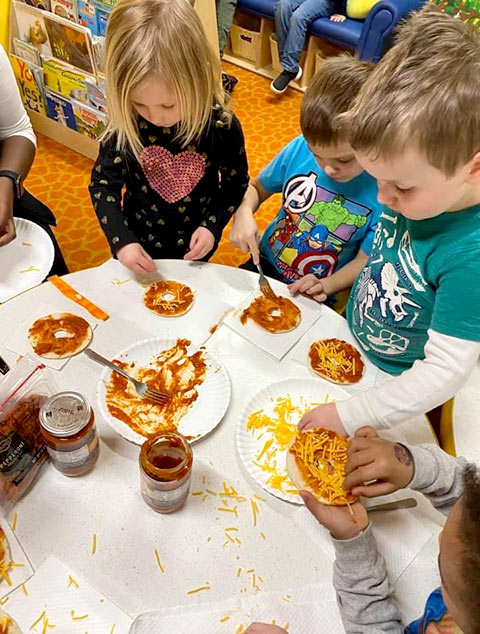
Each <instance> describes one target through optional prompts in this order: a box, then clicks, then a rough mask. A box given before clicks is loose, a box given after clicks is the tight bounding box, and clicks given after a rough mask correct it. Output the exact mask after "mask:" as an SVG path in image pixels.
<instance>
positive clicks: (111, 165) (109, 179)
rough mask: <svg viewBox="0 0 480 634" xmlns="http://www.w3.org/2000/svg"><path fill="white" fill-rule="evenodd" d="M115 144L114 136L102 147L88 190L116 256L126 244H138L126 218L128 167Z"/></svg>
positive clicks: (102, 144) (101, 145)
mask: <svg viewBox="0 0 480 634" xmlns="http://www.w3.org/2000/svg"><path fill="white" fill-rule="evenodd" d="M115 143H116V140H115V138H114V137H111V138H109V139H107V140H106V141H105V142H104V143H101V144H100V152H99V154H98V158H97V160H96V161H95V165H94V166H93V170H92V178H91V182H90V186H89V188H88V189H89V191H90V197H91V199H92V203H93V208H94V209H95V213H96V214H97V218H98V221H99V222H100V226H101V227H102V230H103V232H104V234H105V236H106V238H107V240H108V243H109V245H110V249H111V251H112V253H113V254H115V253H116V252H117V251H118V249H120V247H123V246H125V245H126V244H130V243H131V242H138V238H137V236H136V235H135V234H134V233H133V231H130V229H129V228H128V222H127V220H126V218H125V217H124V216H123V211H122V189H123V186H124V185H125V175H126V173H127V166H126V165H125V158H124V156H123V155H122V154H121V153H120V152H117V150H116V148H115Z"/></svg>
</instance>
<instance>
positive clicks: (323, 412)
mask: <svg viewBox="0 0 480 634" xmlns="http://www.w3.org/2000/svg"><path fill="white" fill-rule="evenodd" d="M318 427H322V428H323V429H332V430H333V431H336V432H337V434H340V435H341V436H345V437H346V436H347V431H346V429H345V427H344V426H343V424H342V421H341V420H340V416H339V415H338V412H337V408H336V405H335V403H325V405H319V406H318V407H314V408H313V409H311V410H310V411H309V412H307V413H306V414H304V416H303V417H302V419H301V421H300V422H299V423H298V429H316V428H318Z"/></svg>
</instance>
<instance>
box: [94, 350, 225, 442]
mask: <svg viewBox="0 0 480 634" xmlns="http://www.w3.org/2000/svg"><path fill="white" fill-rule="evenodd" d="M176 342H177V340H176V339H145V340H144V341H139V342H138V343H135V344H133V345H132V346H129V347H128V348H126V349H125V350H122V352H119V353H118V354H117V355H115V357H114V358H115V359H119V360H121V361H128V362H131V361H135V362H136V363H137V365H140V366H143V365H147V364H148V363H149V362H150V361H151V360H152V359H153V358H154V357H155V356H157V355H158V354H159V353H160V352H162V351H163V350H168V349H169V348H171V347H172V346H174V345H175V344H176ZM192 349H193V347H192V346H191V347H190V350H192ZM204 354H205V358H206V360H207V365H208V370H207V376H206V378H205V381H204V382H203V383H202V384H201V385H200V386H199V387H198V388H197V389H198V398H197V400H196V401H195V402H194V404H193V405H192V407H191V409H190V410H189V411H188V412H187V413H186V414H185V416H184V417H183V418H182V420H181V421H180V425H179V426H178V431H179V432H180V433H181V434H184V435H185V436H189V437H192V438H193V440H191V441H190V443H193V442H196V441H197V440H200V438H203V437H204V436H206V435H207V434H208V433H210V432H211V431H212V430H213V429H214V428H215V427H216V426H217V425H218V424H219V423H220V421H221V420H222V418H223V416H224V415H225V412H226V411H227V408H228V404H229V403H230V381H229V378H228V374H227V371H226V369H225V367H224V366H223V365H222V364H221V363H220V362H219V361H217V359H216V358H215V356H214V355H213V354H211V353H210V352H207V351H204ZM110 373H111V371H110V370H109V369H108V368H105V370H104V371H103V372H102V374H101V376H100V381H99V382H98V389H97V398H98V404H99V407H100V410H101V412H102V414H103V416H104V417H105V419H106V420H107V422H108V423H109V425H110V426H111V427H112V429H113V430H114V431H116V432H117V433H118V434H120V436H122V437H123V438H126V440H129V441H130V442H133V443H135V444H137V445H142V444H143V443H144V442H145V440H146V437H145V436H142V435H141V434H138V433H137V432H136V431H134V430H133V429H131V428H130V427H129V426H128V425H126V424H125V423H123V422H122V421H120V420H118V419H117V418H114V417H113V416H112V415H111V414H110V412H109V411H108V409H107V404H106V401H105V392H106V390H105V386H106V384H107V383H108V381H109V380H110Z"/></svg>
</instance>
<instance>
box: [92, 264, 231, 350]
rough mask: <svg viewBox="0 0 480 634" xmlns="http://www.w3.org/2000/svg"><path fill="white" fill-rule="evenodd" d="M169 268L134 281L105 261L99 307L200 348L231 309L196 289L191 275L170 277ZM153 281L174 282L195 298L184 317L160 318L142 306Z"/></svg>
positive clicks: (152, 331) (155, 334)
mask: <svg viewBox="0 0 480 634" xmlns="http://www.w3.org/2000/svg"><path fill="white" fill-rule="evenodd" d="M169 268H170V267H169V263H168V262H165V263H162V266H161V270H160V271H155V272H154V273H151V274H149V275H145V276H142V277H140V278H137V277H136V276H135V275H134V274H133V273H132V272H131V271H129V270H128V269H127V268H125V267H124V266H122V265H121V264H120V263H119V262H116V261H114V260H109V261H108V262H106V263H105V264H103V265H102V267H101V269H102V275H103V276H104V277H105V276H106V277H107V278H108V279H109V286H108V291H106V292H104V298H103V305H104V306H107V307H108V311H109V312H110V313H111V312H116V313H119V314H121V315H122V316H123V317H126V318H127V319H129V320H131V321H133V322H135V323H138V322H139V323H141V324H142V328H144V329H145V330H146V331H148V332H149V333H151V334H152V335H154V336H157V337H161V338H163V339H168V338H177V337H182V338H185V339H190V340H191V341H192V342H194V343H196V344H199V345H200V344H202V343H204V342H205V341H206V340H207V339H208V338H209V337H210V335H211V334H212V333H213V332H214V331H215V330H216V328H217V327H218V325H219V324H220V322H221V321H222V319H223V318H224V316H225V315H226V314H227V313H228V312H229V311H230V310H232V306H231V305H230V304H228V303H227V302H225V301H223V300H222V299H221V298H220V297H217V296H216V295H212V294H209V293H206V292H205V291H204V290H201V289H199V288H198V287H197V285H196V282H195V277H194V276H193V275H187V274H186V275H185V278H184V279H180V278H179V277H178V274H177V275H174V274H171V273H170V270H169ZM186 273H188V269H187V270H186ZM95 275H97V276H98V273H95V272H94V271H92V282H93V280H94V277H95ZM157 280H175V281H178V282H182V283H184V284H187V285H188V286H189V287H190V288H191V289H192V291H193V292H194V295H195V299H194V301H193V304H192V306H191V308H190V310H189V311H188V312H187V313H185V315H181V316H180V317H162V316H161V315H157V314H156V313H154V312H152V311H151V310H149V309H148V308H147V307H146V306H145V305H144V303H143V295H144V293H145V290H146V285H147V284H151V283H153V282H154V281H157ZM212 290H214V289H212Z"/></svg>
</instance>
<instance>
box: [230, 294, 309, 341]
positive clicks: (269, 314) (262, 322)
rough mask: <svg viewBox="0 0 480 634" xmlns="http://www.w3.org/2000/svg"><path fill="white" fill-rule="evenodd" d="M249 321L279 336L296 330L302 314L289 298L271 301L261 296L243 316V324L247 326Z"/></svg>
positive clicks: (276, 298)
mask: <svg viewBox="0 0 480 634" xmlns="http://www.w3.org/2000/svg"><path fill="white" fill-rule="evenodd" d="M247 319H252V320H253V321H254V322H255V323H256V324H257V326H260V328H263V329H264V330H267V331H268V332H271V333H274V334H277V333H281V332H289V331H290V330H293V329H294V328H296V327H297V326H298V324H299V323H300V319H301V312H300V309H299V308H298V306H296V304H294V303H293V302H292V300H290V299H288V297H282V296H281V295H277V296H276V297H275V299H270V298H269V297H265V295H260V296H259V297H256V298H255V299H254V300H253V302H252V303H251V304H250V306H248V307H247V308H245V310H244V311H243V313H242V314H241V316H240V321H241V323H242V324H246V322H247Z"/></svg>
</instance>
